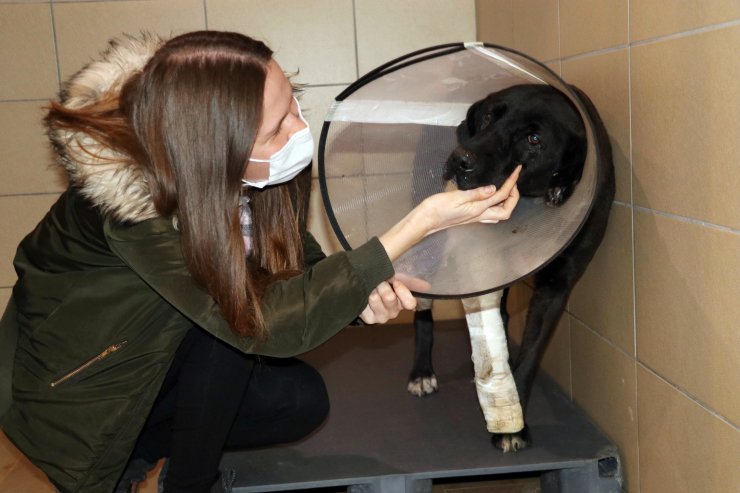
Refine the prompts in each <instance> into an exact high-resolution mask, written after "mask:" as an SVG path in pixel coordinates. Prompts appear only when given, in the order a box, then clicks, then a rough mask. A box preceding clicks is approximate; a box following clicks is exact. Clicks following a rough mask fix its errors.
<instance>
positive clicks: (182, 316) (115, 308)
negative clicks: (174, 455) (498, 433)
mask: <svg viewBox="0 0 740 493" xmlns="http://www.w3.org/2000/svg"><path fill="white" fill-rule="evenodd" d="M306 240H307V241H306V258H307V259H308V260H309V261H314V260H317V259H319V258H321V257H323V255H322V254H321V251H320V249H319V247H318V245H317V244H316V243H315V241H314V240H313V239H312V238H311V236H310V235H309V234H307V236H306ZM15 267H16V270H17V272H18V276H19V279H18V282H17V283H16V285H15V287H14V289H13V297H12V300H11V304H10V305H9V307H8V310H7V312H6V314H5V316H4V317H3V321H2V326H0V333H1V334H3V336H2V337H3V338H7V337H11V336H12V334H13V333H16V334H17V349H16V351H15V357H14V358H9V359H8V360H6V361H11V360H12V361H14V364H13V367H12V402H10V403H9V404H10V407H9V409H8V411H7V412H6V413H5V414H4V416H3V417H2V428H3V430H4V431H5V433H6V434H7V435H8V437H9V438H10V439H11V440H12V441H13V443H15V445H16V446H18V448H19V449H21V450H22V451H23V452H24V454H26V455H27V456H28V457H29V458H30V459H31V460H32V461H33V462H34V463H35V464H36V465H38V466H39V467H40V468H41V469H43V470H44V472H45V473H46V474H47V475H48V476H49V478H50V479H51V480H52V482H53V483H54V484H55V485H56V486H57V487H58V488H59V489H60V490H62V491H95V492H99V491H109V490H112V489H113V486H114V484H115V482H116V480H117V478H118V476H119V475H120V473H121V471H122V468H123V466H124V464H125V463H126V460H127V458H128V456H129V454H130V452H131V450H132V449H133V445H134V443H135V440H136V438H137V436H138V434H139V433H140V431H141V429H142V426H143V424H144V421H145V419H146V417H147V415H148V412H149V410H150V408H151V406H152V404H153V401H154V399H155V397H156V395H157V393H158V390H159V387H160V385H161V383H162V380H163V378H164V375H165V373H166V371H167V368H168V367H169V365H170V363H171V361H172V358H173V356H174V352H175V350H176V348H177V346H178V344H179V343H180V341H181V339H182V337H183V336H184V335H185V333H186V332H187V330H188V329H189V328H190V327H192V326H193V325H198V326H200V327H203V328H204V329H206V330H207V331H209V332H210V333H212V334H213V335H215V336H216V337H218V338H220V339H222V340H224V341H226V342H227V343H229V344H231V345H233V346H235V347H237V348H239V349H240V350H242V351H244V352H245V353H257V354H263V355H270V356H279V357H280V356H293V355H296V354H300V353H302V352H305V351H307V350H309V349H311V348H313V347H315V346H317V345H319V344H321V343H322V342H324V341H325V340H326V339H328V338H329V337H331V336H332V335H334V334H335V333H337V332H338V331H339V330H341V329H342V328H343V327H345V326H347V325H348V324H350V323H351V322H352V321H353V320H354V319H355V318H356V317H357V315H358V313H359V312H360V311H361V310H362V309H363V308H364V306H365V305H366V304H367V297H368V295H369V294H370V291H371V290H372V289H373V288H374V287H375V286H376V285H377V284H378V283H380V282H381V281H382V280H384V279H386V278H388V277H390V276H391V275H392V274H393V270H392V267H391V264H390V262H389V260H388V257H387V255H386V253H385V250H384V249H383V247H382V245H380V243H379V242H378V241H377V240H373V241H370V242H369V243H367V244H366V245H364V246H362V247H360V248H358V249H356V250H354V251H351V252H346V253H339V254H335V255H332V256H330V257H328V258H322V259H321V260H319V261H317V262H316V263H315V264H314V265H313V266H311V267H309V268H308V269H307V270H306V271H305V273H304V274H303V275H300V276H297V277H294V278H292V279H288V280H285V281H280V282H278V283H276V284H275V285H274V286H272V288H271V289H270V290H269V291H268V294H267V296H266V299H265V303H264V310H265V318H266V324H267V326H268V328H269V329H270V332H271V336H270V338H269V339H268V340H267V341H265V342H263V343H260V344H258V345H255V342H254V341H253V340H252V339H249V338H240V337H237V336H235V335H234V333H233V332H232V331H231V329H230V328H229V326H228V324H227V323H226V322H225V320H224V319H223V318H222V317H221V315H220V314H219V310H218V307H217V305H216V304H215V302H214V301H213V299H212V298H211V297H210V296H209V295H208V294H207V293H205V292H204V291H203V290H201V289H200V288H199V287H198V286H196V285H195V284H194V282H193V280H192V279H191V277H190V275H189V273H188V271H187V269H186V267H185V264H184V261H183V258H182V254H181V250H180V242H179V238H178V234H177V232H176V231H175V230H174V229H173V228H172V226H171V223H170V222H169V221H165V220H161V219H152V220H148V221H145V222H142V223H139V224H136V225H133V226H129V227H122V226H120V225H118V224H116V223H115V222H113V221H111V220H110V219H109V218H104V217H103V216H101V215H99V214H98V213H97V212H96V211H95V209H94V208H92V207H91V206H90V205H89V204H88V203H86V201H85V200H84V199H82V198H81V197H79V195H78V194H76V193H74V191H68V192H66V193H64V194H62V196H61V197H60V199H59V201H58V202H57V203H56V204H55V205H54V206H53V207H52V210H51V211H50V212H49V214H48V215H47V216H46V217H45V218H44V220H43V221H42V222H41V223H40V224H39V226H38V227H37V228H36V229H35V230H34V231H33V232H32V233H31V234H30V235H29V236H28V237H26V238H25V239H24V240H23V242H22V243H21V245H20V247H19V249H18V253H17V255H16V258H15ZM7 347H8V346H4V349H6V348H7ZM3 366H4V367H6V366H7V362H6V363H5V364H3ZM4 373H5V378H7V376H8V373H9V372H8V371H7V370H6V371H5V372H4ZM6 388H7V384H6ZM6 400H7V397H6Z"/></svg>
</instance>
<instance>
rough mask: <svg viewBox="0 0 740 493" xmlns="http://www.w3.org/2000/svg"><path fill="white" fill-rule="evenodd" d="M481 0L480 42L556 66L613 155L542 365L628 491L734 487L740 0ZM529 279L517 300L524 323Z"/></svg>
mask: <svg viewBox="0 0 740 493" xmlns="http://www.w3.org/2000/svg"><path fill="white" fill-rule="evenodd" d="M476 11H477V19H476V23H477V29H478V34H479V36H478V37H479V40H480V41H488V42H492V43H498V44H503V45H505V46H508V47H511V48H514V49H517V50H521V51H524V52H526V53H528V54H530V55H532V56H534V57H535V58H538V59H540V60H541V61H544V62H550V63H548V65H549V66H551V67H552V66H553V64H554V63H555V62H560V67H561V74H562V77H563V78H564V79H565V80H566V81H568V82H570V83H573V84H576V85H578V86H579V87H580V88H582V89H583V90H584V91H585V92H586V93H587V94H588V95H589V96H590V97H591V99H592V100H593V101H594V103H595V105H596V107H597V108H598V109H599V112H600V114H601V116H602V118H603V120H604V122H605V124H606V126H607V129H608V130H609V133H610V137H611V144H612V148H613V151H614V163H615V167H616V175H617V195H616V202H615V204H614V207H613V209H612V213H611V218H610V223H609V227H608V230H607V234H606V238H605V240H604V243H603V244H602V246H601V248H600V250H599V252H598V253H597V254H596V257H595V258H594V260H593V262H592V264H591V265H590V266H589V269H588V271H587V272H586V274H585V275H584V277H583V279H581V281H580V282H579V284H578V285H577V286H576V288H575V290H574V292H573V294H572V296H571V299H570V303H569V309H568V314H566V316H565V321H564V322H561V324H560V327H559V328H558V332H561V331H563V332H565V331H564V328H567V332H568V338H567V341H568V342H567V344H564V342H563V341H564V340H566V338H565V337H564V336H562V335H560V336H556V338H555V340H554V341H553V343H554V344H551V345H550V347H549V348H548V353H547V355H546V356H545V360H544V367H545V370H547V371H548V372H550V373H553V374H554V375H555V377H556V379H557V380H558V381H559V382H560V383H561V385H563V386H564V387H565V388H566V390H568V391H570V392H571V394H572V396H573V399H574V400H575V401H576V402H577V403H578V404H579V405H581V406H582V407H583V408H584V409H585V410H586V411H587V412H588V413H589V414H590V415H591V417H592V418H593V420H594V421H595V422H596V423H597V424H598V426H600V427H601V428H602V429H603V430H604V432H605V433H606V434H607V435H609V436H610V437H611V438H612V440H613V441H614V442H615V443H616V444H617V445H618V446H619V447H620V450H621V453H622V459H623V463H624V466H625V471H626V479H627V482H626V485H625V487H626V489H628V490H629V491H632V492H642V493H653V492H658V493H663V492H667V491H670V492H672V493H673V492H686V493H688V492H699V491H701V492H729V491H740V468H738V467H737V465H738V462H737V459H738V457H740V430H739V429H738V425H739V424H740V400H739V399H740V398H739V397H738V395H740V394H739V393H738V391H737V389H738V388H740V331H739V330H738V328H739V327H740V323H739V320H740V311H739V310H740V308H739V307H740V303H738V300H740V194H738V193H737V191H738V190H740V166H738V160H737V156H738V154H740V123H739V121H738V118H737V108H738V107H740V85H739V84H738V82H737V81H738V80H740V61H739V60H740V59H738V57H736V56H735V55H734V50H735V48H736V47H737V46H740V3H738V2H737V1H735V0H688V1H682V0H670V1H663V0H630V1H629V2H628V1H624V0H589V1H586V0H559V1H553V2H550V1H542V2H519V1H517V0H478V1H477V2H476ZM523 24H526V25H523ZM523 33H524V34H523ZM553 33H556V36H554V37H553ZM525 34H526V36H525ZM523 37H526V38H527V39H526V40H525V39H523ZM530 290H531V288H529V287H526V286H524V287H521V286H519V287H517V288H516V289H515V291H514V292H515V293H519V294H517V295H515V296H513V297H512V299H511V303H510V309H512V308H513V309H514V311H516V312H518V315H517V317H515V318H514V319H513V322H514V329H515V330H514V332H515V334H516V330H517V327H519V326H520V325H521V323H522V321H521V318H522V317H523V312H522V311H523V310H524V307H523V305H522V303H523V302H525V301H526V297H527V292H528V291H530ZM566 366H568V367H569V368H570V380H569V381H568V380H567V379H564V378H563V373H564V368H565V367H566Z"/></svg>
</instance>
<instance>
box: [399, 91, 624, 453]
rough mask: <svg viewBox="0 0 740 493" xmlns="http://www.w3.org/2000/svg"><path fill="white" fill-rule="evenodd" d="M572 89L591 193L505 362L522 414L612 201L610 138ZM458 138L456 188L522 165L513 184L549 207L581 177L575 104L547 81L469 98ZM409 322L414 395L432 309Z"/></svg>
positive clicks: (430, 375)
mask: <svg viewBox="0 0 740 493" xmlns="http://www.w3.org/2000/svg"><path fill="white" fill-rule="evenodd" d="M573 90H574V92H575V93H576V94H577V96H578V97H579V98H580V100H581V101H582V103H583V104H584V106H585V107H586V109H587V111H588V113H589V116H590V118H591V120H592V122H593V123H594V131H595V132H596V133H597V136H598V139H597V140H598V142H599V144H600V148H598V149H597V152H598V153H599V165H600V168H599V173H598V182H597V184H596V197H595V202H594V205H593V208H592V210H591V212H590V214H589V216H588V218H587V220H586V223H585V224H584V226H583V228H582V229H581V230H580V231H579V233H578V234H577V236H576V237H575V238H574V239H573V241H572V242H571V243H570V245H569V246H568V247H567V248H566V249H565V250H564V251H563V252H562V253H561V254H560V255H558V256H557V257H556V258H555V259H554V260H552V261H551V262H550V263H549V264H548V265H547V266H545V267H544V268H543V269H542V270H540V271H539V272H537V273H536V274H535V278H534V279H535V289H534V294H533V296H532V299H531V302H530V304H529V310H528V312H527V319H526V326H525V330H524V335H523V338H522V344H521V347H520V349H519V351H518V353H517V355H516V358H515V359H513V362H512V364H511V368H512V371H513V372H514V379H515V381H516V387H517V391H518V393H519V400H520V403H521V405H522V408H523V409H524V410H525V412H526V404H527V401H528V399H529V394H530V390H531V385H532V381H533V379H534V376H535V373H536V371H537V366H538V364H539V360H540V357H541V356H542V353H543V351H544V349H545V346H546V343H547V341H548V340H549V338H550V335H551V334H552V332H553V330H554V329H555V327H556V326H557V324H558V321H559V320H560V317H561V315H562V312H563V310H564V308H565V304H566V302H567V301H568V297H569V296H570V293H571V291H572V289H573V286H574V285H575V284H576V282H577V281H578V279H579V278H580V277H581V275H582V274H583V273H584V271H585V270H586V267H587V266H588V264H589V262H590V261H591V259H592V258H593V256H594V253H595V252H596V249H597V248H598V246H599V244H600V243H601V240H602V239H603V237H604V232H605V231H606V225H607V220H608V217H609V210H610V208H611V204H612V201H613V200H614V192H615V182H614V166H613V163H612V154H611V146H610V144H609V137H608V135H607V133H606V129H605V128H604V125H603V123H602V121H601V118H600V117H599V114H598V112H597V111H596V108H595V107H594V105H593V103H592V102H591V100H590V99H589V98H588V97H587V96H586V95H585V94H584V93H583V92H582V91H580V90H579V89H577V88H575V87H573ZM457 138H458V143H459V146H458V147H457V149H455V151H454V152H453V153H452V154H451V155H450V157H449V159H448V160H447V163H446V165H445V174H444V178H445V179H447V180H451V179H453V180H455V182H456V183H457V186H458V188H461V189H471V188H475V187H479V186H482V185H487V184H494V185H496V186H497V187H499V186H501V184H502V183H503V181H504V180H505V179H506V177H507V176H509V175H510V174H511V172H512V171H513V170H514V168H515V167H516V166H517V165H519V164H522V165H523V168H522V171H521V174H520V177H519V180H518V182H517V184H518V187H519V191H520V193H521V195H522V196H527V197H542V198H544V200H545V201H546V203H547V205H549V206H552V207H557V206H559V205H561V204H563V203H564V202H565V201H566V200H568V198H569V197H570V195H571V194H572V192H573V190H574V189H575V187H576V185H577V184H578V181H579V180H580V178H581V174H582V171H583V166H584V161H585V158H586V137H585V129H584V125H583V121H582V119H581V117H580V114H579V113H578V110H577V109H576V108H575V106H574V105H573V104H572V102H571V101H570V99H568V98H567V97H566V96H565V95H564V94H562V93H561V92H559V91H558V90H556V89H554V88H553V87H551V86H547V85H519V86H513V87H510V88H508V89H505V90H503V91H500V92H497V93H493V94H491V95H489V96H488V97H486V98H485V99H483V100H481V101H478V102H476V103H474V104H473V105H472V106H471V107H470V108H469V109H468V113H467V117H466V119H465V121H463V122H462V123H461V124H460V125H459V126H458V128H457ZM507 294H508V288H507V289H506V290H505V291H504V295H503V299H502V302H501V316H502V319H503V321H504V325H505V326H506V325H507V324H508V318H509V317H508V313H507V311H506V297H507ZM414 326H415V329H416V355H415V360H414V367H413V369H412V371H411V375H410V381H411V382H410V385H409V389H410V390H411V389H412V387H413V388H415V389H417V390H416V391H414V393H416V394H417V395H423V394H425V393H431V392H434V390H436V378H435V377H434V371H433V369H432V361H431V347H432V342H433V337H432V326H433V320H432V315H431V310H430V309H426V310H419V311H417V312H416V315H415V318H414ZM510 354H511V352H510ZM420 381H423V382H424V384H420V383H419V382H420ZM412 384H415V385H412ZM419 389H422V390H419ZM527 439H528V438H527V436H526V428H525V430H523V431H522V432H520V433H516V434H501V435H499V434H493V437H492V440H493V443H494V445H495V446H496V447H498V448H500V449H502V450H504V451H509V450H514V451H516V450H517V449H520V448H523V447H525V446H526V444H527Z"/></svg>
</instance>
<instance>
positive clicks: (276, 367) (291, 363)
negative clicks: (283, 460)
mask: <svg viewBox="0 0 740 493" xmlns="http://www.w3.org/2000/svg"><path fill="white" fill-rule="evenodd" d="M328 412H329V398H328V396H327V394H326V387H325V386H324V381H323V380H322V378H321V376H320V375H319V373H318V372H317V371H316V370H315V369H313V368H312V367H310V366H308V365H307V364H305V363H303V362H301V361H299V360H297V359H293V358H291V359H277V358H267V357H258V356H251V355H245V354H243V353H241V352H239V351H237V350H235V349H234V348H232V347H231V346H229V345H227V344H225V343H224V342H222V341H220V340H219V339H216V338H215V337H213V336H212V335H210V334H209V333H208V332H206V331H205V330H203V329H201V328H199V327H193V328H192V329H190V331H189V332H188V334H187V335H186V336H185V339H184V340H183V342H182V344H181V345H180V347H179V348H178V350H177V353H176V355H175V359H174V362H173V364H172V366H171V367H170V369H169V371H168V373H167V376H166V377H165V380H164V384H163V385H162V389H161V390H160V392H159V395H158V397H157V399H156V401H155V403H154V406H153V408H152V411H151V413H150V415H149V418H148V419H147V422H146V424H145V425H144V430H143V431H142V433H141V435H140V436H139V440H138V442H137V444H136V448H135V449H134V453H133V456H132V458H143V459H146V460H148V461H150V462H154V461H156V460H157V459H159V458H161V457H169V458H170V462H169V470H168V472H167V476H166V478H165V491H167V492H188V493H190V492H202V491H207V490H208V488H209V487H210V486H211V484H212V483H213V482H214V481H215V480H216V479H217V478H218V475H219V472H218V465H219V462H220V461H221V456H222V453H223V450H224V449H245V448H253V447H263V446H267V445H275V444H279V443H288V442H292V441H295V440H298V439H300V438H302V437H304V436H306V435H308V434H309V433H310V432H311V431H313V430H314V429H316V428H317V427H318V426H319V425H320V424H321V423H322V422H323V421H324V420H325V419H326V416H327V414H328Z"/></svg>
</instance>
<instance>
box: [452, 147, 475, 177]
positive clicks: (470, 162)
mask: <svg viewBox="0 0 740 493" xmlns="http://www.w3.org/2000/svg"><path fill="white" fill-rule="evenodd" d="M453 157H454V159H455V164H457V167H458V169H459V170H460V171H462V172H464V173H470V172H471V171H473V168H474V167H475V156H474V155H473V153H472V152H470V151H469V150H468V149H465V148H464V147H458V148H457V149H455V150H454V151H453Z"/></svg>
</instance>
